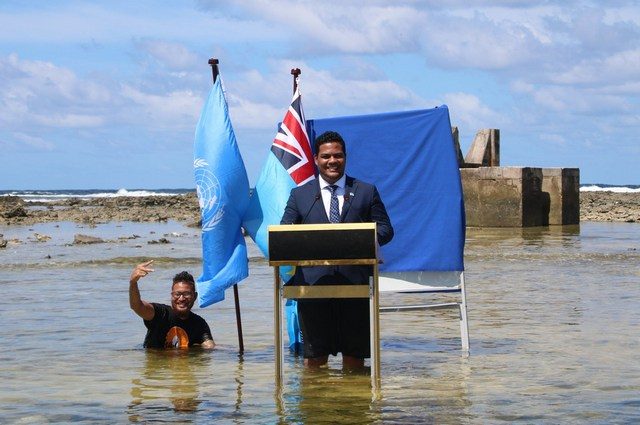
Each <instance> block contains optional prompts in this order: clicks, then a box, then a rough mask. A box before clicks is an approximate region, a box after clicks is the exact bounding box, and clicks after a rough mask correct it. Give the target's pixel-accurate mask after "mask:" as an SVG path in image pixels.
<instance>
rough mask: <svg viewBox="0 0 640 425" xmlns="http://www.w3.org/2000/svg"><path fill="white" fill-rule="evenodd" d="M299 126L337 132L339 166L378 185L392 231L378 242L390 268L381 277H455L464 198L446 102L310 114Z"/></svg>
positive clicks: (443, 281) (448, 280) (446, 281)
mask: <svg viewBox="0 0 640 425" xmlns="http://www.w3.org/2000/svg"><path fill="white" fill-rule="evenodd" d="M307 126H308V132H309V136H310V137H311V138H312V140H313V139H315V138H316V137H317V136H319V135H320V134H321V133H323V132H324V131H329V130H332V131H337V132H338V133H340V134H341V135H342V137H343V138H344V140H345V143H346V150H347V174H349V175H351V176H353V177H355V178H359V179H362V180H364V181H366V182H369V183H373V184H375V185H376V186H377V188H378V190H379V192H380V195H381V197H382V200H383V202H384V203H385V206H386V207H387V211H388V213H389V217H390V218H391V223H392V225H393V228H394V231H395V236H394V238H393V240H392V241H391V242H390V243H389V244H387V245H385V246H383V247H382V251H381V252H382V258H383V260H384V263H383V264H382V265H381V267H380V270H381V272H382V273H387V274H388V273H393V275H387V278H384V279H382V280H383V281H387V282H392V283H394V284H399V282H400V281H406V282H408V283H414V284H422V285H424V284H427V283H428V281H429V282H431V283H432V284H433V286H444V287H452V286H453V287H455V286H456V285H458V284H459V282H460V279H459V277H460V272H462V271H463V270H464V240H465V216H464V198H463V194H462V183H461V180H460V171H459V169H458V162H457V155H456V151H455V145H454V141H453V137H452V134H451V122H450V120H449V110H448V108H447V107H446V106H441V107H438V108H434V109H426V110H418V111H407V112H393V113H384V114H373V115H362V116H351V117H338V118H328V119H315V120H309V121H307ZM389 279H393V280H389ZM453 282H455V283H453ZM381 285H383V284H382V283H381ZM384 285H386V283H385V284H384Z"/></svg>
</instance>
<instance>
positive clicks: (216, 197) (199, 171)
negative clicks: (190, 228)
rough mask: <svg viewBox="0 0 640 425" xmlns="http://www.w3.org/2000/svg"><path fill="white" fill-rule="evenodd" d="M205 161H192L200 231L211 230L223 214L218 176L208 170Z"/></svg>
mask: <svg viewBox="0 0 640 425" xmlns="http://www.w3.org/2000/svg"><path fill="white" fill-rule="evenodd" d="M207 165H208V164H207V163H206V162H205V161H204V160H203V159H197V160H196V161H194V166H195V180H196V192H197V193H198V202H199V203H200V213H201V215H202V231H203V232H208V231H209V230H212V229H213V228H214V227H215V226H216V224H218V223H219V222H220V220H221V219H222V216H223V215H224V209H223V208H222V203H221V199H220V194H221V193H220V191H221V189H220V182H219V181H218V178H217V177H216V176H215V175H214V174H213V173H212V172H211V171H209V170H208V169H207V168H206V167H207Z"/></svg>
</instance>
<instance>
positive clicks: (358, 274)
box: [281, 131, 393, 368]
mask: <svg viewBox="0 0 640 425" xmlns="http://www.w3.org/2000/svg"><path fill="white" fill-rule="evenodd" d="M314 151H315V155H314V160H315V163H316V166H317V168H318V172H319V176H318V179H316V180H312V181H310V182H309V183H307V184H305V185H303V186H300V187H297V188H294V189H293V190H292V191H291V195H290V196H289V201H288V202H287V206H286V208H285V211H284V214H283V216H282V220H281V224H309V223H333V222H342V223H361V222H375V223H377V238H378V243H379V244H380V245H384V244H386V243H387V242H389V241H390V240H391V238H393V228H392V227H391V221H390V220H389V215H388V214H387V210H386V208H385V207H384V204H383V203H382V199H381V198H380V194H379V193H378V190H377V189H376V187H375V186H374V185H372V184H369V183H365V182H363V181H361V180H357V179H355V178H353V177H350V176H347V175H345V174H344V170H345V166H346V159H347V150H346V146H345V142H344V140H343V139H342V136H340V134H338V133H336V132H335V131H327V132H325V133H323V134H321V135H320V136H319V137H318V138H317V139H316V140H315V144H314ZM336 249H340V247H339V246H337V247H336ZM372 274H373V269H372V267H371V266H328V267H327V266H321V267H320V266H319V267H297V268H296V272H295V274H294V275H293V277H292V278H291V279H290V280H289V281H288V282H287V284H289V285H307V284H308V285H314V284H319V285H327V284H363V283H366V282H368V281H369V276H371V275H372ZM298 315H299V319H300V327H301V329H302V336H303V342H304V362H305V365H307V366H311V367H318V366H322V365H325V364H326V363H327V360H328V358H329V354H332V355H334V356H335V355H337V353H339V352H340V353H342V364H343V367H344V368H361V367H363V366H364V359H365V358H367V357H370V347H369V300H367V299H300V300H298Z"/></svg>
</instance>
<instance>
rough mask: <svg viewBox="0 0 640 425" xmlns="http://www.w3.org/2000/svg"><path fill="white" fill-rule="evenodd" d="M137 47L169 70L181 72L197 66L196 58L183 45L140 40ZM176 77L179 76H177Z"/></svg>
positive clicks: (197, 59) (197, 60)
mask: <svg viewBox="0 0 640 425" xmlns="http://www.w3.org/2000/svg"><path fill="white" fill-rule="evenodd" d="M137 44H138V47H139V48H140V49H142V50H144V51H146V52H147V53H149V55H151V56H152V57H153V58H155V59H156V60H157V61H158V62H159V63H161V64H162V65H164V66H166V67H167V68H168V69H171V70H183V69H186V68H192V67H195V66H196V65H198V62H199V58H198V56H197V55H196V54H195V53H193V52H192V51H190V50H189V49H188V48H187V47H186V46H185V45H184V44H181V43H175V42H168V41H163V40H141V41H139V42H138V43H137ZM177 76H181V75H180V74H177Z"/></svg>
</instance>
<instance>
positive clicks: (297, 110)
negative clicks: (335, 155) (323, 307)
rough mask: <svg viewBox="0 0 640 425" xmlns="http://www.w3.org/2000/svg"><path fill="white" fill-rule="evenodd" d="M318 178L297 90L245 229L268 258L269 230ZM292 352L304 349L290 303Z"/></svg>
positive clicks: (287, 309) (285, 275)
mask: <svg viewBox="0 0 640 425" xmlns="http://www.w3.org/2000/svg"><path fill="white" fill-rule="evenodd" d="M314 178H315V168H314V165H313V161H312V154H311V145H310V144H309V136H308V135H307V129H306V121H305V119H304V112H303V110H302V102H301V97H300V91H299V90H298V89H297V88H296V91H295V93H294V94H293V99H292V100H291V105H290V106H289V109H288V110H287V113H286V114H285V116H284V119H283V120H282V123H280V125H279V127H278V132H277V133H276V137H275V138H274V140H273V144H272V145H271V150H270V152H269V153H268V154H267V160H266V161H265V164H264V166H263V167H262V171H261V173H260V176H259V177H258V181H257V183H256V187H255V188H254V190H253V193H252V194H251V200H250V202H249V208H248V209H247V214H246V215H245V219H244V221H243V226H244V228H245V230H246V231H247V233H248V234H249V235H250V236H251V238H252V239H253V240H254V241H255V243H256V245H258V247H259V248H260V250H261V251H262V253H263V254H264V256H265V257H267V258H268V256H269V247H268V232H267V227H268V226H269V225H271V224H279V223H280V219H281V218H282V214H283V213H284V208H285V207H286V205H287V201H288V200H289V194H290V192H291V189H293V188H294V187H296V186H300V185H302V184H305V183H306V182H308V181H309V180H313V179H314ZM281 274H282V275H283V279H285V280H287V279H288V278H289V277H290V275H291V274H292V268H291V267H282V268H281ZM285 314H286V317H287V333H288V335H289V348H290V349H292V350H294V351H298V350H299V349H300V347H301V341H302V337H301V332H300V328H299V327H298V312H297V306H296V301H295V300H291V299H290V300H287V303H286V306H285Z"/></svg>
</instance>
